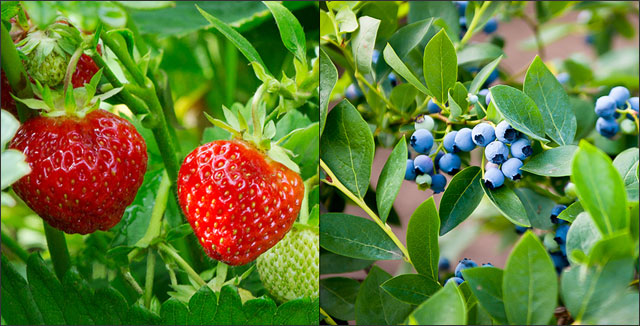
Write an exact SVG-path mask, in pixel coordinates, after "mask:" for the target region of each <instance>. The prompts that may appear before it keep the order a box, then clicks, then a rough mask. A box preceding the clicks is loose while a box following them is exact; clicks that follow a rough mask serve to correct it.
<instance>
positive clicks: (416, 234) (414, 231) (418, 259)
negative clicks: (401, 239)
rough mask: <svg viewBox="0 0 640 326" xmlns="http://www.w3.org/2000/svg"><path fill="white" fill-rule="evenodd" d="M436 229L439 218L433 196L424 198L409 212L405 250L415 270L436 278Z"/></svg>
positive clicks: (438, 224)
mask: <svg viewBox="0 0 640 326" xmlns="http://www.w3.org/2000/svg"><path fill="white" fill-rule="evenodd" d="M438 230H440V218H439V217H438V209H437V208H436V203H435V202H434V200H433V197H431V198H429V199H427V200H425V201H424V202H423V203H422V204H420V206H418V208H416V210H415V211H414V212H413V214H411V219H410V220H409V225H408V227H407V250H408V251H409V256H410V257H411V262H412V263H413V267H414V268H415V269H416V271H417V272H418V273H420V274H422V275H424V276H426V277H429V278H431V279H432V280H435V281H437V280H438V260H439V253H440V250H439V248H438Z"/></svg>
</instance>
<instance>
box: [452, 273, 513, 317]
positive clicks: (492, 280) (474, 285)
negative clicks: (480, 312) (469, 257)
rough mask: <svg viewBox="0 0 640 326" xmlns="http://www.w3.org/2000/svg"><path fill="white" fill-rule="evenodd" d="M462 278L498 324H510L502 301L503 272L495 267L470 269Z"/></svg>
mask: <svg viewBox="0 0 640 326" xmlns="http://www.w3.org/2000/svg"><path fill="white" fill-rule="evenodd" d="M462 276H464V280H465V281H466V282H467V283H468V284H469V288H471V291H472V292H473V294H474V295H475V296H476V298H477V299H478V303H479V304H480V305H481V306H482V308H484V309H485V310H486V311H487V312H488V313H489V315H491V317H492V318H493V319H495V320H496V321H498V323H500V324H505V325H506V324H508V322H507V315H506V312H505V310H504V301H503V299H502V279H503V272H502V270H501V269H498V268H495V267H478V268H469V269H465V270H463V271H462Z"/></svg>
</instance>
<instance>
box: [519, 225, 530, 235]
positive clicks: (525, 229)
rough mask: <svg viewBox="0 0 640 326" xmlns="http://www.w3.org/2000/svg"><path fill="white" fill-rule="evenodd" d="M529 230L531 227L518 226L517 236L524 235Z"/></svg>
mask: <svg viewBox="0 0 640 326" xmlns="http://www.w3.org/2000/svg"><path fill="white" fill-rule="evenodd" d="M529 229H530V227H526V226H520V225H516V233H517V234H524V233H525V232H527V230H529Z"/></svg>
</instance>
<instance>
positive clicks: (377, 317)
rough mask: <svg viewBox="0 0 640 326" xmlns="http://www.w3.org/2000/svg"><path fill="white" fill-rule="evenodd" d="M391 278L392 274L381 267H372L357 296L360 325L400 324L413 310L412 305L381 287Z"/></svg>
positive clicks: (357, 320) (356, 307) (357, 317)
mask: <svg viewBox="0 0 640 326" xmlns="http://www.w3.org/2000/svg"><path fill="white" fill-rule="evenodd" d="M390 278H391V275H389V273H387V272H385V271H383V270H382V269H381V268H380V267H378V266H373V268H371V270H370V271H369V274H368V275H367V278H366V279H365V280H364V281H363V282H362V284H361V285H360V290H359V291H358V296H357V298H356V306H355V315H356V323H358V325H398V324H400V323H401V322H402V321H403V320H404V319H405V318H406V316H407V315H408V314H409V312H411V305H409V304H407V303H405V302H402V301H400V300H398V299H396V298H394V297H393V296H391V295H390V294H389V293H387V292H386V291H385V290H383V289H382V288H381V287H380V285H381V284H383V283H384V282H385V281H387V280H389V279H390Z"/></svg>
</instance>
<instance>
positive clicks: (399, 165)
mask: <svg viewBox="0 0 640 326" xmlns="http://www.w3.org/2000/svg"><path fill="white" fill-rule="evenodd" d="M406 165H407V141H406V140H405V138H404V136H402V138H401V139H400V141H398V144H397V145H396V147H395V148H394V149H393V151H392V152H391V155H389V158H388V159H387V163H385V165H384V167H383V168H382V172H380V178H379V179H378V186H377V187H376V203H377V204H378V217H380V219H381V220H382V222H383V223H384V222H386V221H387V217H388V216H389V212H390V211H391V208H393V202H394V201H395V200H396V197H397V196H398V192H399V191H400V187H401V186H402V181H403V180H404V173H405V168H406Z"/></svg>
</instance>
